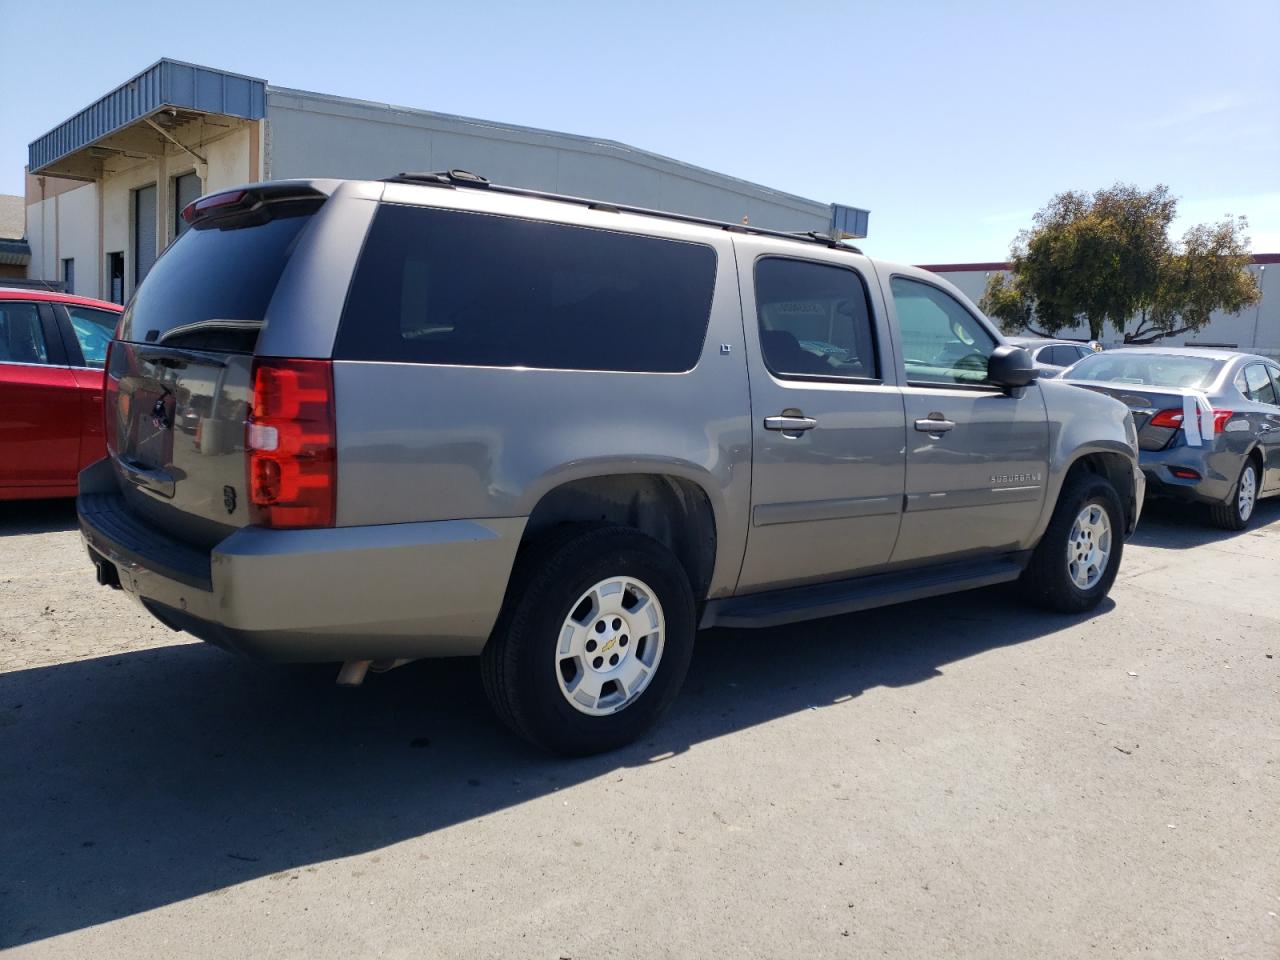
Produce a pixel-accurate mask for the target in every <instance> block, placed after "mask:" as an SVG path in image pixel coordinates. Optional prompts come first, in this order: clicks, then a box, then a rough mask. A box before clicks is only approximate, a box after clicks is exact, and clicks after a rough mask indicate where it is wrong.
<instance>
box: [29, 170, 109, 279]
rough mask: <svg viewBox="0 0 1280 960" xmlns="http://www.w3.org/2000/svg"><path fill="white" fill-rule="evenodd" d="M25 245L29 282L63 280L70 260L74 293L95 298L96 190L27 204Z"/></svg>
mask: <svg viewBox="0 0 1280 960" xmlns="http://www.w3.org/2000/svg"><path fill="white" fill-rule="evenodd" d="M26 215H27V242H28V243H29V244H30V245H31V262H30V263H29V264H28V265H27V276H28V277H29V278H31V279H37V280H48V281H50V282H54V281H59V280H61V279H62V261H63V260H64V259H67V258H73V259H74V260H75V262H76V266H75V271H76V275H75V290H74V291H71V292H73V293H78V294H80V295H81V296H89V297H96V296H97V295H98V236H97V226H96V225H97V220H98V188H97V186H96V185H94V184H92V183H86V184H85V185H84V186H81V187H77V188H76V189H73V190H69V191H67V192H65V193H59V194H56V195H54V196H50V197H49V198H48V199H46V200H40V201H37V202H35V203H33V204H29V205H28V206H27V210H26Z"/></svg>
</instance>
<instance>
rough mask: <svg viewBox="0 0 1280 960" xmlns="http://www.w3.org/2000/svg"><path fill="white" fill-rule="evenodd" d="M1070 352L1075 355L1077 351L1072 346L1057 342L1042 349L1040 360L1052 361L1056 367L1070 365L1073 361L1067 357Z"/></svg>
mask: <svg viewBox="0 0 1280 960" xmlns="http://www.w3.org/2000/svg"><path fill="white" fill-rule="evenodd" d="M1068 354H1071V355H1072V356H1075V352H1074V351H1073V350H1072V349H1071V348H1070V347H1064V346H1061V345H1060V344H1056V343H1055V344H1054V345H1053V346H1051V347H1045V348H1044V349H1043V350H1041V351H1040V362H1041V363H1051V364H1053V365H1054V366H1055V367H1066V366H1070V364H1071V361H1070V360H1068V359H1067V355H1068Z"/></svg>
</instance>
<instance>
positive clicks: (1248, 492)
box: [1209, 457, 1258, 530]
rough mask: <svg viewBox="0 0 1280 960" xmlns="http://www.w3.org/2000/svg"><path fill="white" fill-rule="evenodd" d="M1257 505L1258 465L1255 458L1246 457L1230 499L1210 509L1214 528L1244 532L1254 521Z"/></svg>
mask: <svg viewBox="0 0 1280 960" xmlns="http://www.w3.org/2000/svg"><path fill="white" fill-rule="evenodd" d="M1257 504H1258V465H1257V464H1256V463H1255V462H1254V460H1253V457H1245V458H1244V466H1243V467H1241V468H1240V476H1238V477H1236V483H1235V486H1233V487H1232V488H1231V497H1230V499H1228V500H1227V502H1226V503H1215V504H1213V505H1212V506H1211V507H1209V518H1210V519H1211V520H1212V521H1213V523H1214V526H1218V527H1221V528H1222V529H1223V530H1243V529H1244V528H1245V527H1247V526H1248V525H1249V521H1250V520H1252V519H1253V510H1254V507H1256V506H1257Z"/></svg>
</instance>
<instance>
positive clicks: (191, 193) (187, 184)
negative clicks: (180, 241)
mask: <svg viewBox="0 0 1280 960" xmlns="http://www.w3.org/2000/svg"><path fill="white" fill-rule="evenodd" d="M172 196H173V236H174V239H175V240H176V239H177V238H178V237H180V236H182V235H183V234H184V233H186V232H187V231H188V230H189V229H191V224H189V223H187V221H185V220H183V219H182V211H183V210H185V209H186V206H187V204H189V203H191V202H192V201H195V200H199V199H200V177H199V176H198V175H196V174H194V173H184V174H183V175H182V176H180V177H174V178H173V191H172Z"/></svg>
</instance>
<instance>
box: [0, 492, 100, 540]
mask: <svg viewBox="0 0 1280 960" xmlns="http://www.w3.org/2000/svg"><path fill="white" fill-rule="evenodd" d="M79 525H80V522H79V521H78V520H77V519H76V501H75V499H74V498H72V497H65V498H63V499H60V500H6V501H4V502H0V537H9V536H13V535H14V534H18V533H56V532H58V531H60V530H74V529H76V527H78V526H79Z"/></svg>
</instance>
